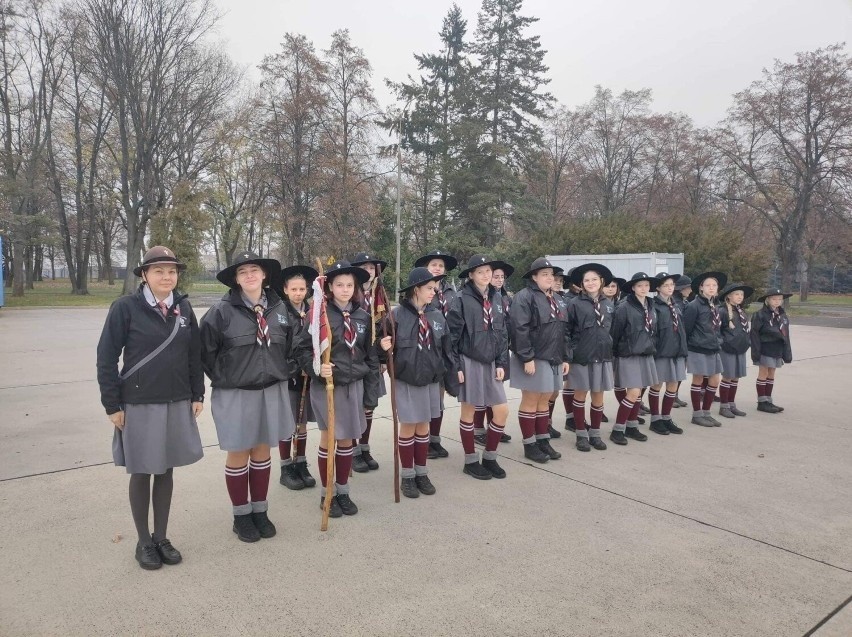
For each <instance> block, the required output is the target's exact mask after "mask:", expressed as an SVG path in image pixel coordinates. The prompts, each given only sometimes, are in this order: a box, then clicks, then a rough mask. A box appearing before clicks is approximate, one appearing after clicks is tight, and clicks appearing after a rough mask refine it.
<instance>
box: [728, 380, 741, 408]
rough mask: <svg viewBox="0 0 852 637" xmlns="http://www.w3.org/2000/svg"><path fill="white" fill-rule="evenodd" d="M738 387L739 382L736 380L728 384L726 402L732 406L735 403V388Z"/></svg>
mask: <svg viewBox="0 0 852 637" xmlns="http://www.w3.org/2000/svg"><path fill="white" fill-rule="evenodd" d="M739 386H740V381H739V380H737V379H736V378H735V379H734V380H732V381H731V382H730V383H728V402H729V403H731V404H733V403H736V402H737V387H739Z"/></svg>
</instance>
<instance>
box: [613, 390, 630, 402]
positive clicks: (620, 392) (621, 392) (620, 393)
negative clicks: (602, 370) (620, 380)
mask: <svg viewBox="0 0 852 637" xmlns="http://www.w3.org/2000/svg"><path fill="white" fill-rule="evenodd" d="M612 391H613V392H615V399H616V400H617V401H618V402H621V401H622V400H624V398H625V396H627V390H626V389H624V388H623V387H616V388H615V389H613V390H612Z"/></svg>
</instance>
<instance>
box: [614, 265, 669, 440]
mask: <svg viewBox="0 0 852 637" xmlns="http://www.w3.org/2000/svg"><path fill="white" fill-rule="evenodd" d="M656 288H657V279H656V278H655V277H652V276H650V275H648V274H645V273H644V272H637V273H636V274H634V275H633V277H632V278H631V279H630V280H629V281H627V282H626V283H625V284H624V286H623V287H622V288H621V291H622V292H623V293H624V294H625V297H624V298H623V299H622V301H621V302H620V303H619V304H618V305H617V306H616V308H615V315H614V317H613V320H612V328H611V329H610V334H612V351H613V353H614V354H615V364H614V365H613V368H614V370H615V387H616V396H617V397H618V398H619V405H618V413H617V415H616V418H615V424H614V425H613V428H612V433H610V435H609V439H610V440H612V441H613V442H614V443H615V444H617V445H626V444H627V438H633V439H634V440H638V441H639V442H644V441H646V440H648V436H646V435H645V434H643V433H642V432H641V431H639V420H638V418H639V405H640V400H641V396H642V390H643V389H644V388H645V387H650V386H652V385H656V384H657V383H658V382H659V381H658V378H657V367H656V365H655V364H654V353H655V352H656V343H655V333H656V329H657V315H656V312H655V311H654V307H653V305H652V304H651V299H650V298H649V297H648V294H649V293H650V292H652V291H654V290H655V289H656Z"/></svg>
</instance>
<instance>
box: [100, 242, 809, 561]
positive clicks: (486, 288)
mask: <svg viewBox="0 0 852 637" xmlns="http://www.w3.org/2000/svg"><path fill="white" fill-rule="evenodd" d="M386 265H387V263H386V262H385V261H383V260H381V259H379V258H378V257H376V256H374V255H372V256H371V255H370V254H369V253H366V252H365V253H360V254H358V255H356V256H355V257H354V258H353V260H352V261H351V262H349V261H345V260H340V261H337V262H335V263H334V264H332V265H331V266H329V267H328V268H327V269H326V271H325V273H324V279H322V281H323V285H322V286H321V288H320V286H319V285H317V286H316V289H317V290H320V289H321V294H322V296H323V299H317V298H314V299H313V300H312V301H310V299H309V297H310V295H311V291H312V289H313V288H314V282H315V280H316V279H317V277H318V275H319V273H318V272H317V271H316V270H315V269H313V268H311V267H309V266H305V265H296V266H292V267H288V268H284V269H282V268H281V266H280V264H279V262H278V261H276V260H274V259H266V258H261V257H259V256H258V255H256V254H253V253H251V252H244V253H242V254H239V255H238V256H237V257H236V259H235V260H234V263H233V264H232V265H230V266H228V267H226V268H224V269H223V270H222V271H221V272H219V273H218V274H217V278H218V279H219V281H221V282H222V283H223V284H224V285H225V286H227V287H228V292H227V293H226V294H225V295H224V296H223V297H222V299H221V300H220V301H218V302H216V303H215V304H214V305H213V306H212V307H211V308H210V309H209V310H208V311H207V312H206V314H205V315H204V316H203V318H202V319H201V321H200V322H197V321H196V318H195V315H194V312H193V310H192V307H191V306H190V304H189V301H188V300H187V297H186V295H185V294H181V293H179V292H178V291H177V284H178V275H179V273H180V272H181V271H182V270H183V269H184V268H185V266H184V264H182V263H181V262H180V261H179V260H178V258H177V257H176V255H175V254H174V253H173V252H172V251H171V250H169V249H168V248H166V247H164V246H155V247H153V248H151V250H149V251H148V252H147V253H146V254H145V256H144V258H143V261H142V265H141V266H139V267H138V268H137V269H136V270H135V271H134V272H135V274H136V275H137V276H139V277H141V279H142V282H141V283H140V285H139V288H138V290H137V292H136V294H134V295H131V296H126V297H122V298H120V299H118V300H116V301H115V302H114V303H113V305H112V307H111V308H110V311H109V314H108V316H107V319H106V323H105V325H104V329H103V333H102V335H101V339H100V342H99V344H98V351H97V359H98V360H97V366H98V382H99V384H100V389H101V402H102V404H103V406H104V408H105V410H106V413H107V416H108V417H109V419H110V421H111V423H112V424H113V426H114V439H113V455H114V461H115V464H116V465H118V466H123V467H125V468H126V471H127V473H128V474H130V483H129V500H130V508H131V513H132V516H133V520H134V524H135V526H136V530H137V535H138V542H137V544H136V551H135V557H136V560H137V561H138V562H139V564H140V566H141V567H142V568H145V569H157V568H160V567H161V566H162V565H163V564H170V565H174V564H178V563H180V562H181V560H182V556H181V553H180V552H179V551H178V550H177V549H176V548H175V547H174V546H173V545H172V543H171V541H170V540H169V539H168V538H167V534H166V531H167V525H168V518H169V510H170V504H171V496H172V489H173V479H172V471H173V469H174V467H179V466H184V465H188V464H191V463H194V462H197V461H198V460H199V459H201V457H202V456H203V451H202V448H201V440H200V436H199V433H198V427H197V420H196V419H197V417H198V415H199V414H200V413H201V411H202V409H203V402H204V394H205V388H204V375H205V374H206V375H207V376H208V377H209V379H210V381H211V387H212V395H211V400H210V403H211V411H212V416H213V421H214V423H215V426H216V432H217V434H218V438H219V447H220V449H222V450H224V451H225V452H227V453H226V456H225V466H224V474H225V490H226V491H227V494H228V498H229V499H230V501H231V507H232V513H233V524H232V529H233V532H234V533H235V534H236V536H237V538H238V539H239V540H241V541H243V542H257V541H259V540H260V539H262V538H271V537H273V536H274V535H275V534H276V527H275V525H274V524H273V522H272V521H271V520H270V518H269V515H268V512H269V500H268V491H269V482H270V473H271V466H272V460H271V450H272V448H273V447H275V446H276V445H277V446H278V449H279V456H280V466H281V475H280V479H279V482H280V483H281V484H282V485H283V486H285V487H287V488H288V489H291V490H294V491H300V490H303V489H306V488H311V487H314V486H315V485H316V479H315V478H314V477H313V476H312V475H311V473H310V470H309V469H308V460H307V458H308V454H307V450H306V440H307V430H306V427H307V424H308V423H309V422H316V424H317V427H318V429H319V431H320V439H319V449H318V452H317V456H316V458H317V463H316V469H317V471H318V472H319V475H320V482H321V493H320V506H321V507H322V506H324V505H325V501H326V499H327V498H329V499H330V500H331V501H330V503H329V515H330V516H331V517H341V516H351V515H355V514H356V513H358V507H357V505H356V504H355V502H354V501H353V500H352V497H351V495H350V484H349V478H350V471H351V470H354V471H356V472H358V473H365V472H368V471H374V470H376V469H378V467H379V465H378V463H377V462H376V460H375V459H374V458H373V457H372V455H371V453H370V445H369V436H370V429H371V424H372V418H373V410H374V409H375V408H376V406H377V405H378V402H379V399H380V397H381V396H383V395H385V394H386V393H387V390H386V386H385V382H384V371H385V369H386V367H392V368H393V370H394V380H393V382H394V383H395V385H394V389H395V392H393V394H394V396H395V401H394V402H395V404H394V410H395V415H396V416H397V417H398V422H399V434H398V440H397V443H398V448H399V452H398V453H399V461H400V465H401V483H400V489H401V492H402V494H403V495H404V496H406V497H407V498H417V497H419V496H420V495H433V494H435V493H436V492H437V489H436V487H435V485H434V484H433V483H432V482H431V480H430V479H429V472H428V468H427V461H428V460H430V459H433V460H434V459H439V458H446V457H448V455H449V452H448V451H447V450H446V448H444V446H443V445H442V444H441V425H442V422H443V415H444V396H445V394H446V393H449V394H450V395H452V396H455V397H457V398H458V400H459V402H460V405H461V410H460V417H459V435H460V438H461V443H462V448H463V451H464V462H463V467H462V471H463V473H464V474H466V475H469V476H471V477H473V478H475V479H478V480H489V479H491V478H496V479H502V478H505V477H506V471H505V470H504V469H503V468H502V467H501V466H500V465H499V464H498V461H497V460H498V446H499V444H500V443H501V442H503V443H505V442H508V441H509V440H510V439H511V438H510V436H509V435H508V434H507V433H506V432H505V427H506V422H507V420H508V416H509V407H508V404H507V400H506V392H505V389H504V383H505V382H508V383H509V386H510V387H513V388H515V389H518V390H520V392H521V400H520V404H519V407H518V413H517V417H518V422H519V425H520V431H521V437H522V443H523V453H524V457H525V458H527V459H529V460H531V461H533V462H537V463H545V462H549V461H552V460H558V459H559V458H561V456H562V454H561V453H560V452H559V451H558V450H557V449H555V448H554V447H553V446H552V444H551V440H552V439H553V438H555V437H558V435H559V432H557V431H556V430H555V429H554V428H553V425H552V415H553V405H554V402H555V400H556V398H557V397H558V395H559V393H560V392H561V393H562V395H563V400H564V401H565V405H566V413H567V414H568V416H569V418H568V422H569V423H570V426H569V425H568V424H566V429H569V430H572V431H574V432H575V434H576V443H575V444H576V448H577V449H578V450H579V451H582V452H588V451H590V450H591V449H595V450H599V451H603V450H605V449H606V448H607V445H606V443H605V442H604V441H603V440H602V432H601V423H603V422H607V419H606V416H604V413H603V401H604V395H605V393H606V392H609V391H614V392H615V394H616V398H617V400H618V410H617V414H616V416H615V422H614V424H613V426H612V430H611V432H610V434H609V440H610V441H611V442H613V443H614V444H616V445H626V444H628V440H633V441H639V442H644V441H646V440H647V439H648V436H647V435H646V434H644V433H643V432H642V431H641V430H640V428H639V425H640V424H641V422H643V421H641V419H640V417H639V406H640V405H641V400H642V398H641V397H642V395H643V393H644V392H645V391H646V390H647V391H648V403H649V408H648V409H649V413H650V418H651V423H650V430H651V431H652V432H654V433H656V434H659V435H662V436H667V435H670V434H682V433H683V429H682V428H681V427H679V426H678V425H676V424H675V423H674V421H673V420H672V416H671V412H672V408H673V407H675V406H677V404H678V402H680V401H679V398H678V387H679V385H680V383H681V382H682V381H683V380H685V379H686V377H687V374H689V375H690V397H691V402H692V408H693V414H692V419H691V422H692V423H693V424H696V425H699V426H703V427H717V426H720V425H721V423H720V421H718V420H716V419H715V418H714V417H713V416H712V415H711V412H710V409H711V406H712V405H713V402H714V398H715V396H716V394H717V392H718V394H719V402H720V405H719V412H718V415H719V416H720V417H723V418H736V417H742V416H745V415H746V414H745V412H743V411H742V410H740V409H739V408H738V407H737V402H736V394H737V390H738V383H739V379H740V378H743V377H745V376H746V372H747V356H748V353H749V350H750V351H751V359H752V362H753V363H754V364H755V365H757V366H758V367H759V372H758V377H757V396H758V402H757V409H758V410H759V411H762V412H766V413H771V414H775V413H779V412H780V411H783V408H782V407H779V406H777V405H775V403H774V402H773V399H772V390H773V385H774V380H775V373H776V370H777V369H778V368H779V367H781V366H782V365H784V364H785V363H790V362H791V361H792V353H791V349H790V323H789V319H788V318H787V315H786V314H785V312H784V309H783V307H782V305H783V301H784V299H785V298H787V297H789V296H790V295H789V294H787V293H784V292H782V291H781V290H777V289H774V290H770V291H768V292H767V293H766V294H764V295H763V296H761V297H759V298H758V299H757V300H758V302H759V303H760V304H761V307H760V309H759V310H758V311H757V312H755V313H754V314H753V315H752V316H749V315H748V313H747V307H748V303H747V302H748V299H749V298H750V297H751V296H752V295H753V293H754V290H753V289H752V288H751V287H749V286H747V285H744V284H741V283H731V284H728V282H727V277H726V276H725V274H723V273H721V272H704V273H702V274H700V275H698V276H696V277H695V278H694V279H689V278H688V277H686V276H684V275H677V274H669V273H665V272H663V273H659V274H656V275H650V274H647V273H644V272H638V273H636V274H635V275H633V276H632V277H631V278H630V279H629V280H626V279H619V278H617V277H614V276H613V274H612V272H611V271H610V270H609V269H608V268H607V267H606V266H604V265H601V264H599V263H587V264H584V265H581V266H579V267H576V268H573V269H572V270H571V271H570V272H568V273H565V272H563V271H562V269H561V268H559V267H558V266H556V265H554V264H553V263H552V262H551V261H550V260H549V259H547V258H545V257H541V258H538V259H536V260H535V261H533V263H532V264H531V265H530V266H529V268H528V269H527V271H526V272H525V273H524V274H523V276H522V279H523V281H524V286H523V288H522V289H521V290H519V291H518V292H517V293H515V294H514V295H512V294H511V293H509V292H508V291H507V288H506V279H507V278H508V277H510V276H511V275H512V274H513V272H514V268H513V267H512V266H511V265H509V264H507V263H505V262H503V261H499V260H496V259H492V258H489V257H488V256H486V255H475V256H473V257H472V258H471V259H470V260H469V261H468V263H467V267H466V268H465V269H463V270H462V271H461V272H460V274H459V278H460V279H461V280H462V281H463V283H462V284H461V286H460V288H459V289H458V290H456V288H455V287H453V286H452V285H450V284H449V282H448V276H447V275H448V273H449V272H451V271H452V270H454V269H455V268H456V267H457V266H458V260H457V259H456V258H455V257H453V256H452V255H450V254H448V253H446V252H443V251H441V250H435V251H433V252H430V253H428V254H426V255H424V256H422V257H420V258H419V259H417V261H416V263H415V267H414V269H412V270H411V272H410V273H409V275H408V280H407V284H406V285H405V286H404V287H403V288H402V289H401V290H400V294H401V298H400V300H399V303H398V304H397V305H395V306H394V307H391V304H390V303H389V302H388V301H387V298H386V296H385V295H384V294H383V293H382V290H383V288H381V284H380V281H381V278H380V277H381V271H382V270H383V269H384V268H385V267H386ZM318 293H319V292H318ZM690 293H691V294H694V298H693V299H692V300H691V301H690V300H689V296H690ZM652 294H654V295H653V296H652ZM321 300H324V301H325V308H326V320H327V323H326V327H327V330H328V332H329V334H330V337H331V338H330V340H331V346H330V352H328V354H330V355H329V357H328V360H327V361H326V360H325V359H322V362H321V363H316V362H315V361H317V360H319V359H318V356H317V355H315V354H318V352H315V351H314V348H315V343H317V342H318V341H319V339H318V338H317V334H318V333H319V325H314V324H313V321H314V320H318V319H314V318H312V317H313V316H315V315H316V314H315V313H314V311H313V310H314V308H315V307H317V304H318V303H319V302H320V301H321ZM120 358H121V360H122V364H123V367H122V369H121V370H119V359H120ZM329 381H332V383H333V393H332V394H331V396H329V393H328V391H327V383H328V382H329ZM329 400H331V401H333V406H334V412H335V417H334V441H331V440H330V439H329V432H328V430H329V426H328V425H329V409H328V407H329ZM587 402H589V412H588V418H587V415H586V403H587ZM477 444H479V445H481V446H482V447H484V449H483V451H482V452H481V454H480V453H479V452H478V451H477V449H476V445H477ZM330 449H333V450H334V451H333V454H330V453H329V450H330ZM329 463H334V467H333V469H334V476H335V479H334V482H333V484H328V480H327V476H328V471H327V470H328V468H329ZM152 475H153V476H154V479H153V488H152V486H151V476H152ZM152 504H153V507H152V506H151V505H152ZM151 508H153V522H154V530H153V532H151V530H150V527H149V516H150V509H151Z"/></svg>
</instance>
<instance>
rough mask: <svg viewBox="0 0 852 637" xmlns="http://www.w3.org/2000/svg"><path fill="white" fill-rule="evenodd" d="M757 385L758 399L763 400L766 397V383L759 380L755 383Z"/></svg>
mask: <svg viewBox="0 0 852 637" xmlns="http://www.w3.org/2000/svg"><path fill="white" fill-rule="evenodd" d="M755 384H756V386H757V397H758V398H763V397H764V396H766V381H765V380H760V379H759V378H758V379H757V381H755Z"/></svg>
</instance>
